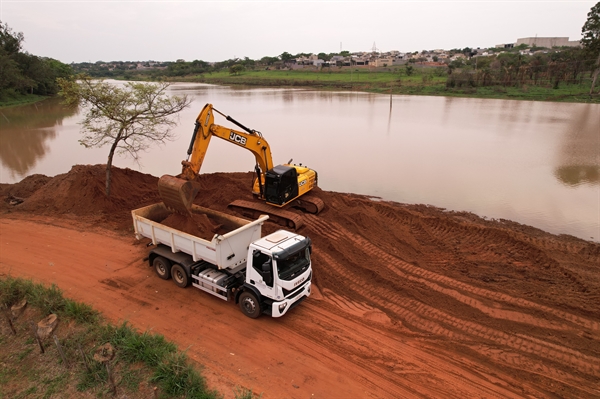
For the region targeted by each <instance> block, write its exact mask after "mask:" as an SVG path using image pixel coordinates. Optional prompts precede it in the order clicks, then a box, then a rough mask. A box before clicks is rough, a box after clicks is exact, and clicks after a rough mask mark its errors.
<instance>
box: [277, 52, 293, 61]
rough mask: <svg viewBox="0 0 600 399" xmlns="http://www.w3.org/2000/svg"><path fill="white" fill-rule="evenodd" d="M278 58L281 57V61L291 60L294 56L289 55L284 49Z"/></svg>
mask: <svg viewBox="0 0 600 399" xmlns="http://www.w3.org/2000/svg"><path fill="white" fill-rule="evenodd" d="M279 58H281V61H283V62H288V61H290V60H292V59H293V58H294V56H293V55H291V54H290V53H288V52H287V51H284V52H283V53H281V55H280V56H279Z"/></svg>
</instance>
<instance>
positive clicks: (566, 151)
mask: <svg viewBox="0 0 600 399" xmlns="http://www.w3.org/2000/svg"><path fill="white" fill-rule="evenodd" d="M554 176H556V178H557V179H558V180H559V181H561V182H562V183H563V184H565V185H567V186H578V185H580V184H592V185H598V184H600V112H599V111H598V107H592V104H586V105H582V106H581V107H580V109H579V110H578V112H575V113H574V114H573V118H572V119H571V120H570V122H569V123H568V124H567V131H566V132H565V135H564V141H563V143H562V144H561V146H560V149H559V153H558V166H557V167H556V169H555V171H554Z"/></svg>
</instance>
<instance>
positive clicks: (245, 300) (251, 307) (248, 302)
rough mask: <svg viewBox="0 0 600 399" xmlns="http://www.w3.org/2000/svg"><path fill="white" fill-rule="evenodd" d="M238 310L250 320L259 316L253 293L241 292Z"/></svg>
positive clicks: (258, 305)
mask: <svg viewBox="0 0 600 399" xmlns="http://www.w3.org/2000/svg"><path fill="white" fill-rule="evenodd" d="M240 310H241V311H242V313H243V314H245V315H246V316H248V317H250V318H252V319H256V318H257V317H258V316H260V314H261V311H260V303H259V302H258V299H256V296H255V295H254V294H253V293H251V292H249V291H244V292H242V294H241V295H240Z"/></svg>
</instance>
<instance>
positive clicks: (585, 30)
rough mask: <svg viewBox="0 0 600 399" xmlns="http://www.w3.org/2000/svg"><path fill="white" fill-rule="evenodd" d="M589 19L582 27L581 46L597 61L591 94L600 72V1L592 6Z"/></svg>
mask: <svg viewBox="0 0 600 399" xmlns="http://www.w3.org/2000/svg"><path fill="white" fill-rule="evenodd" d="M587 17H588V18H587V20H586V21H585V24H583V27H582V28H581V34H582V36H583V37H582V38H581V46H582V47H583V50H584V53H585V54H586V55H587V56H588V57H589V58H590V59H594V60H596V61H595V66H596V68H595V70H594V75H593V79H592V87H591V88H590V95H591V94H593V92H594V86H595V85H596V79H597V78H598V73H600V2H598V3H596V5H595V6H593V7H592V9H591V10H590V12H589V13H588V15H587Z"/></svg>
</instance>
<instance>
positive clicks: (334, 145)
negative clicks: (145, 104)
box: [0, 84, 600, 241]
mask: <svg viewBox="0 0 600 399" xmlns="http://www.w3.org/2000/svg"><path fill="white" fill-rule="evenodd" d="M171 89H172V92H174V93H186V94H188V95H190V96H192V97H193V98H194V102H193V103H192V106H191V107H190V108H188V109H187V110H185V111H183V112H182V113H181V114H180V125H179V127H178V128H177V130H176V133H177V136H178V139H177V141H174V142H169V143H167V144H166V145H163V146H158V147H156V148H154V149H152V150H151V151H149V152H148V153H145V154H143V155H142V157H141V164H140V165H137V164H136V163H135V162H133V161H132V160H131V159H128V158H125V157H117V158H116V159H115V162H114V164H115V165H116V166H119V167H129V168H132V169H137V170H141V171H142V172H145V173H150V174H153V175H156V176H160V175H162V174H165V173H169V174H176V173H178V172H179V171H180V163H181V160H183V159H185V157H186V150H187V147H188V144H189V140H190V136H191V133H192V130H193V125H194V120H195V118H196V116H197V114H198V113H199V112H200V110H201V109H202V106H203V105H204V104H205V103H207V102H210V103H212V104H213V105H214V106H215V107H216V108H217V109H219V110H220V111H221V112H223V113H225V114H227V115H230V116H231V117H233V118H234V119H236V120H238V121H239V122H241V123H242V124H244V125H245V126H247V127H249V128H252V129H256V130H258V131H260V132H262V133H263V134H264V136H265V138H266V139H267V140H268V141H269V143H270V144H271V148H272V151H273V158H274V162H276V163H283V162H287V161H288V160H289V159H290V158H293V159H294V162H296V163H303V164H305V165H308V166H310V167H312V168H314V169H316V170H317V171H318V172H319V185H320V186H321V187H322V188H323V189H326V190H332V191H342V192H355V193H361V194H367V195H371V196H374V197H381V198H383V199H386V200H393V201H398V202H407V203H426V204H431V205H435V206H439V207H443V208H447V209H452V210H466V211H471V212H475V213H477V214H479V215H481V216H485V217H489V218H504V219H510V220H515V221H517V222H520V223H524V224H529V225H532V226H536V227H539V228H541V229H543V230H546V231H550V232H553V233H565V234H572V235H575V236H577V237H580V238H584V239H588V240H594V241H599V239H600V105H597V104H561V103H546V102H529V101H527V102H526V101H504V100H484V99H459V98H444V97H416V96H415V97H412V96H394V97H393V102H392V107H391V110H390V97H389V96H388V95H376V94H365V93H349V92H344V93H338V92H321V91H310V90H292V89H270V88H269V89H255V88H254V89H232V88H228V87H220V86H211V85H201V84H175V85H173V86H172V87H171ZM0 112H1V114H0V144H1V145H0V161H1V163H2V164H1V166H0V182H3V183H12V182H16V181H19V180H21V179H22V178H23V177H24V176H27V175H29V174H33V173H42V174H45V175H48V176H54V175H56V174H59V173H64V172H66V171H68V170H69V169H70V167H71V166H72V165H74V164H96V163H105V162H106V156H107V154H108V148H102V149H85V148H84V147H82V146H80V145H79V144H78V142H77V140H78V138H79V126H78V122H79V121H80V120H81V118H82V116H81V113H80V112H79V111H77V110H65V109H64V108H62V107H61V106H60V104H58V103H57V102H56V101H46V102H43V103H41V104H37V105H31V106H27V107H18V108H8V109H2V110H0ZM216 123H219V124H222V125H224V126H229V127H233V125H231V124H230V123H229V122H227V121H226V120H225V119H224V118H221V117H219V116H217V119H216ZM253 166H254V158H253V156H252V155H251V154H250V153H249V152H247V151H244V150H243V149H241V148H239V147H236V146H232V145H230V144H229V143H226V142H224V141H220V140H216V139H215V140H213V141H212V142H211V149H210V150H209V152H208V155H207V156H206V159H205V162H204V165H203V168H202V170H203V171H204V172H216V171H225V172H233V171H249V170H252V168H253Z"/></svg>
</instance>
